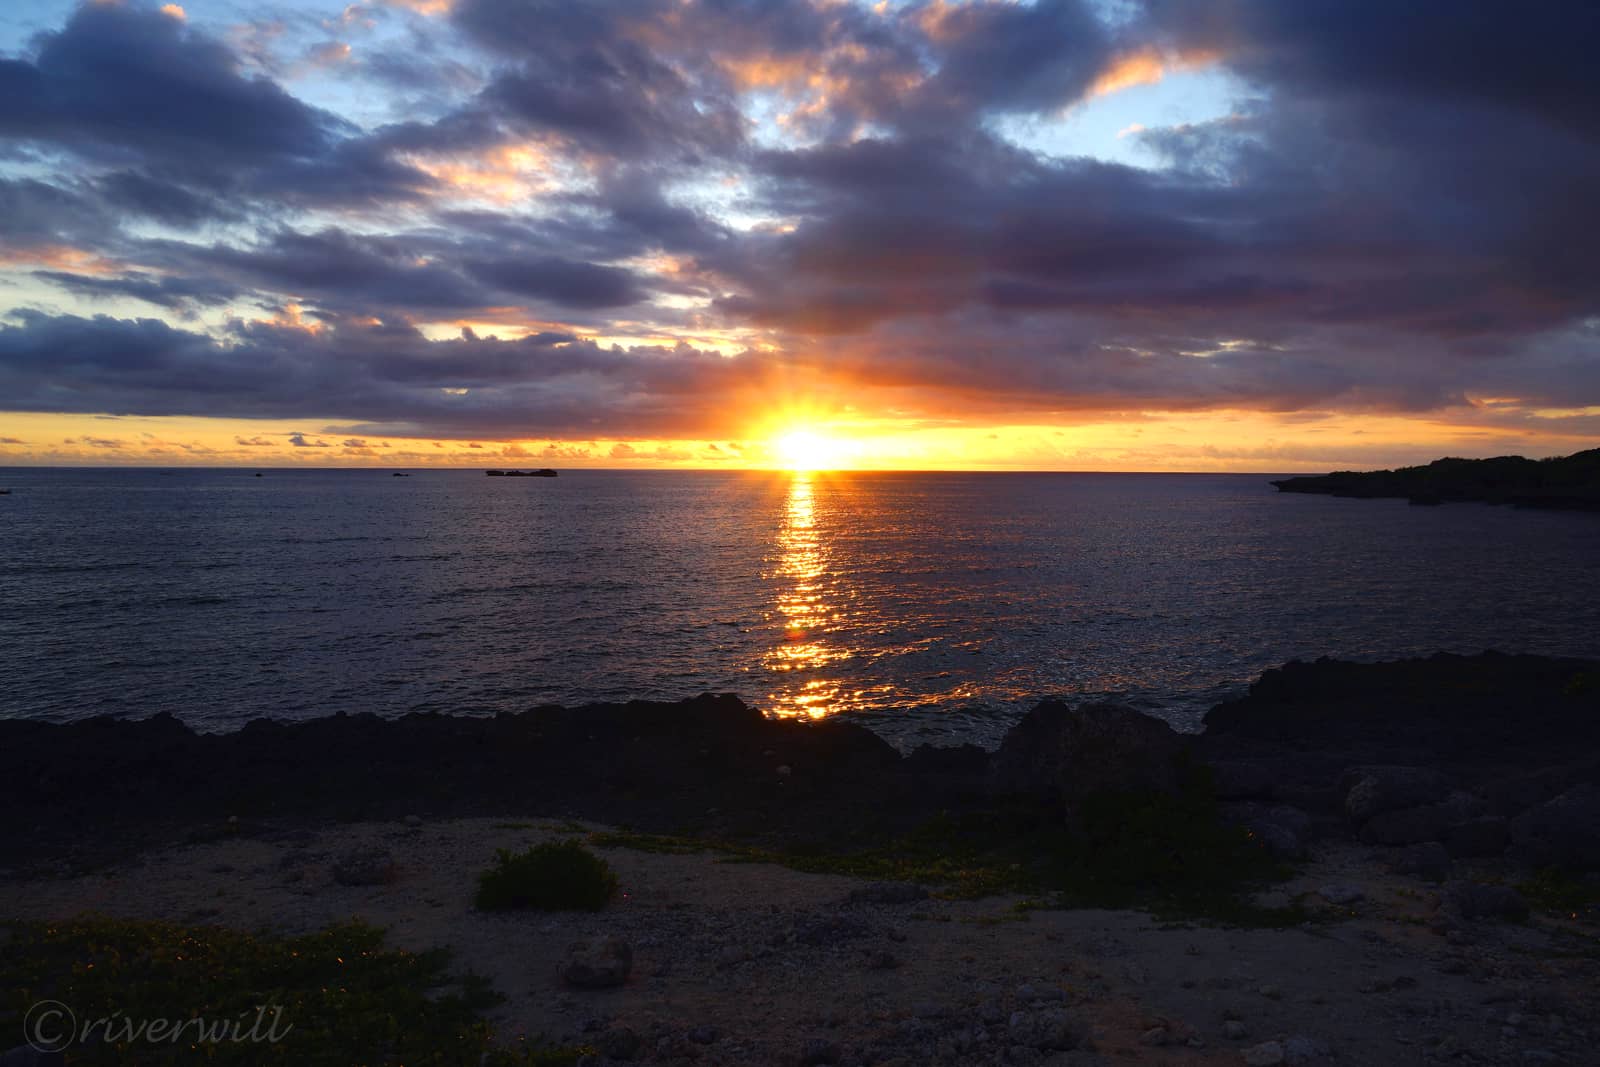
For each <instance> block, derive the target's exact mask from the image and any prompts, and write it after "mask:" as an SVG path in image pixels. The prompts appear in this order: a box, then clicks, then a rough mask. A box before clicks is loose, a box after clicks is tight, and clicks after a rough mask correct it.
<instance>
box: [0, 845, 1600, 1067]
mask: <svg viewBox="0 0 1600 1067" xmlns="http://www.w3.org/2000/svg"><path fill="white" fill-rule="evenodd" d="M560 832H561V827H560V826H558V825H557V824H554V823H549V822H546V821H538V820H535V821H527V822H519V821H511V820H507V819H473V820H454V821H447V822H437V823H428V824H425V825H423V826H421V827H407V826H404V825H400V824H395V823H357V824H347V825H340V826H336V827H331V828H321V829H315V830H305V831H301V832H297V833H295V834H291V835H287V836H286V837H285V836H284V835H279V837H278V839H276V840H262V839H259V838H228V839H224V840H218V841H213V842H209V843H205V844H192V845H185V846H180V847H175V848H169V849H165V850H160V851H155V852H150V853H147V854H145V855H143V856H141V857H139V858H137V859H135V860H133V861H131V862H129V863H126V864H124V865H122V866H119V867H116V868H114V869H111V870H109V871H105V872H101V873H97V874H93V875H87V876H78V877H71V878H63V879H49V880H29V881H17V880H11V881H0V915H8V916H15V917H18V918H57V917H66V916H70V915H73V914H77V913H79V912H83V911H95V912H101V913H109V914H113V915H123V916H137V917H155V918H164V919H173V920H182V921H190V922H205V923H219V924H225V925H230V926H237V927H245V928H269V929H274V930H279V931H283V932H290V933H299V932H306V931H310V930H314V929H317V928H320V927H322V926H325V925H327V924H329V923H331V922H335V921H339V920H344V919H349V918H351V917H356V916H359V917H361V918H363V919H366V920H368V921H370V922H373V923H377V924H379V925H382V926H384V927H386V928H388V930H389V943H390V944H392V945H395V946H399V947H405V948H410V949H418V950H420V949H425V948H430V947H433V946H437V945H444V946H448V947H450V948H451V949H452V950H453V952H454V953H455V961H456V967H457V969H458V970H471V971H474V972H477V973H479V974H482V975H484V976H486V977H487V978H489V979H490V981H491V982H492V983H493V984H494V986H495V987H496V988H497V989H498V990H500V991H501V992H502V993H503V994H505V996H506V1001H505V1003H504V1004H503V1005H501V1006H500V1007H499V1008H498V1009H496V1010H494V1012H493V1013H492V1021H493V1023H494V1025H495V1028H496V1033H497V1035H498V1036H499V1037H501V1038H505V1039H509V1038H511V1037H513V1036H515V1035H519V1034H525V1035H544V1036H545V1037H547V1038H550V1039H558V1040H560V1039H564V1040H581V1041H584V1042H586V1043H590V1044H596V1045H600V1043H601V1042H602V1041H603V1040H604V1038H605V1035H606V1034H607V1033H608V1032H612V1031H615V1030H616V1029H617V1028H620V1027H627V1028H630V1029H632V1030H633V1031H634V1032H635V1033H637V1034H638V1035H640V1037H641V1038H642V1039H643V1050H642V1052H641V1053H640V1057H641V1058H643V1059H649V1060H653V1061H657V1060H659V1061H666V1060H674V1059H680V1060H687V1059H690V1058H693V1059H695V1060H697V1061H698V1062H700V1063H711V1064H762V1063H793V1062H798V1059H799V1057H801V1056H802V1055H803V1054H804V1052H805V1050H806V1049H807V1048H808V1044H809V1048H810V1049H811V1054H812V1055H813V1057H815V1058H820V1059H818V1060H817V1061H818V1062H828V1061H830V1057H833V1056H835V1055H836V1056H837V1057H838V1062H843V1063H850V1062H894V1061H895V1057H897V1056H898V1057H899V1060H898V1062H901V1063H905V1064H913V1063H925V1062H926V1063H951V1064H966V1063H1012V1062H1015V1063H1057V1064H1067V1063H1074V1064H1088V1063H1097V1062H1103V1063H1113V1064H1163V1063H1170V1064H1194V1065H1200V1064H1240V1063H1245V1062H1247V1059H1246V1051H1247V1050H1256V1051H1255V1052H1253V1053H1252V1054H1251V1055H1252V1058H1260V1057H1264V1059H1263V1060H1262V1061H1263V1062H1274V1061H1273V1060H1272V1059H1271V1056H1272V1052H1273V1050H1272V1049H1271V1048H1268V1049H1266V1050H1264V1051H1263V1050H1261V1049H1260V1048H1259V1046H1261V1045H1262V1043H1263V1042H1268V1041H1278V1042H1280V1043H1284V1042H1287V1043H1288V1044H1286V1045H1284V1046H1283V1049H1282V1051H1283V1053H1284V1059H1283V1060H1282V1061H1279V1062H1308V1063H1315V1062H1328V1063H1338V1064H1415V1063H1428V1062H1441V1063H1444V1062H1457V1063H1496V1064H1499V1063H1505V1064H1532V1063H1558V1064H1573V1065H1578V1064H1596V1063H1600V943H1597V942H1596V941H1595V940H1594V939H1593V931H1587V932H1585V931H1582V930H1576V929H1572V928H1569V927H1568V926H1567V925H1566V924H1564V923H1562V922H1560V921H1557V920H1552V919H1549V918H1536V919H1534V920H1533V921H1531V922H1529V923H1527V924H1503V923H1470V924H1458V925H1456V926H1454V927H1453V928H1448V929H1447V928H1445V926H1444V925H1443V924H1438V923H1436V922H1435V921H1434V912H1433V905H1434V903H1435V901H1434V897H1435V892H1434V890H1433V888H1432V887H1429V886H1426V885H1424V884H1423V883H1420V882H1416V881H1413V880H1409V879H1405V878H1400V877H1397V876H1393V875H1389V874H1386V873H1383V868H1382V867H1381V865H1380V864H1379V863H1378V862H1377V860H1376V859H1375V858H1374V857H1373V856H1372V855H1371V854H1370V852H1369V851H1368V850H1365V849H1361V848H1357V847H1353V846H1344V847H1330V848H1327V849H1325V850H1324V851H1323V852H1321V853H1320V854H1319V855H1318V856H1317V857H1316V858H1315V859H1314V860H1313V861H1312V862H1310V863H1309V864H1308V865H1307V866H1306V868H1305V870H1304V872H1303V874H1302V875H1301V876H1300V877H1299V878H1297V879H1296V881H1295V882H1293V883H1291V884H1289V885H1288V886H1287V887H1285V890H1284V891H1285V892H1287V893H1288V894H1291V895H1294V894H1300V893H1310V892H1314V891H1315V890H1316V889H1317V888H1318V887H1321V886H1324V885H1327V884H1330V883H1345V884H1348V885H1353V886H1355V887H1357V888H1359V889H1361V890H1362V891H1363V892H1364V893H1365V899H1364V900H1362V901H1359V902H1357V903H1355V904H1353V905H1351V906H1348V907H1344V908H1332V907H1331V906H1329V907H1327V910H1326V912H1325V915H1326V921H1321V922H1318V923H1315V924H1310V925H1307V926H1304V927H1300V928H1295V929H1289V930H1240V929H1218V928H1210V927H1192V926H1168V925H1164V924H1161V923H1158V922H1156V921H1154V920H1152V919H1151V918H1150V917H1149V916H1147V915H1144V914H1140V913H1134V912H1103V911H1032V912H1026V913H1024V912H1019V911H1018V910H1017V909H1016V908H1015V907H1014V905H1015V904H1016V903H1017V899H1016V898H1008V897H993V898H988V899H985V900H980V901H971V902H968V901H943V900H938V899H932V900H925V901H920V902H911V903H900V904H851V903H847V902H846V898H847V896H848V894H849V893H850V891H851V890H852V889H856V888H859V887H860V886H861V885H862V883H860V882H858V881H856V880H853V879H849V878H844V877H833V876H824V875H814V874H804V873H799V872H795V871H790V870H787V869H785V868H781V867H775V866H768V865H760V864H747V863H729V862H723V861H720V860H719V859H718V858H717V857H716V856H715V855H714V854H711V853H701V854H693V855H660V854H654V853H645V852H638V851H632V850H628V849H608V850H605V852H604V854H605V856H606V858H607V859H608V860H609V861H610V863H611V864H612V865H613V867H614V868H615V869H616V871H617V872H618V875H619V877H620V879H621V884H622V887H623V891H622V894H621V895H620V896H619V898H618V900H617V901H616V903H614V904H613V905H612V906H611V907H610V908H608V909H607V910H606V911H604V912H601V913H597V914H584V913H573V914H540V913H521V914H484V913H480V912H477V911H475V910H474V909H473V908H472V903H471V902H472V896H473V892H474V889H475V886H476V877H477V875H478V873H479V872H480V871H482V870H483V869H484V868H485V867H486V866H487V865H488V864H489V862H490V861H491V860H492V858H493V855H494V851H495V849H497V848H513V849H515V848H522V847H526V846H527V845H529V844H533V843H536V842H538V841H541V840H547V839H550V838H552V837H554V836H556V835H557V834H558V833H560ZM362 846H381V847H383V848H387V849H389V850H391V852H392V853H393V856H394V858H395V862H396V865H397V873H396V877H395V879H394V880H393V881H392V882H391V883H389V884H386V885H380V886H372V887H347V886H342V885H339V884H337V883H336V882H335V881H334V880H333V878H332V875H331V867H332V864H333V862H334V861H335V860H336V859H337V858H338V857H339V856H341V855H342V854H344V853H346V852H348V851H350V850H352V849H355V848H358V847H362ZM1307 901H1308V903H1314V904H1315V903H1319V902H1320V898H1318V897H1308V898H1307ZM595 936H616V937H620V938H623V939H625V940H627V941H629V942H630V943H631V944H632V945H633V947H634V952H635V958H634V967H633V973H632V977H631V978H630V979H629V981H628V982H627V984H626V985H625V986H623V987H621V988H619V989H615V990H607V991H578V990H571V989H567V988H565V987H563V985H562V983H561V981H560V979H559V977H558V976H557V973H556V965H557V962H558V961H559V960H560V959H561V958H562V956H563V955H564V953H565V951H566V950H567V949H568V947H569V946H570V945H571V944H572V943H573V942H574V941H577V940H579V939H582V938H588V937H595ZM1061 1007H1064V1008H1065V1009H1067V1010H1068V1011H1070V1012H1071V1013H1073V1014H1074V1015H1075V1016H1078V1017H1080V1018H1082V1019H1083V1020H1084V1022H1085V1023H1086V1025H1087V1026H1088V1028H1089V1030H1090V1033H1091V1034H1092V1039H1093V1044H1094V1047H1095V1049H1096V1051H1095V1052H1094V1053H1085V1052H1081V1051H1080V1052H1071V1053H1051V1052H1048V1051H1046V1052H1043V1053H1041V1052H1038V1051H1035V1050H1034V1049H1032V1048H1026V1047H1023V1046H1022V1045H1021V1044H1019V1043H1018V1042H1017V1041H1015V1040H1013V1038H1014V1036H1015V1033H1016V1031H1015V1030H1014V1029H1013V1026H1014V1022H1015V1018H1014V1013H1017V1012H1022V1013H1024V1014H1026V1013H1030V1012H1031V1013H1038V1012H1046V1011H1049V1010H1052V1009H1054V1008H1061ZM1230 1021H1231V1023H1232V1025H1226V1026H1225V1024H1226V1023H1229V1022H1230ZM608 1027H609V1030H608V1029H607V1028H608ZM1295 1039H1299V1040H1295Z"/></svg>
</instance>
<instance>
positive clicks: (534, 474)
mask: <svg viewBox="0 0 1600 1067" xmlns="http://www.w3.org/2000/svg"><path fill="white" fill-rule="evenodd" d="M483 473H485V474H487V475H488V476H489V477H491V478H554V477H556V472H555V471H553V470H551V469H550V468H549V467H541V468H540V469H538V470H536V471H484V472H483Z"/></svg>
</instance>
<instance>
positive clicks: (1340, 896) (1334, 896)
mask: <svg viewBox="0 0 1600 1067" xmlns="http://www.w3.org/2000/svg"><path fill="white" fill-rule="evenodd" d="M1317 895H1318V896H1320V897H1321V898H1322V899H1323V900H1326V901H1327V902H1328V903H1329V904H1338V905H1346V904H1356V903H1359V902H1361V901H1363V900H1365V899H1367V895H1366V894H1365V893H1363V892H1362V891H1361V890H1360V889H1359V888H1357V887H1356V886H1353V885H1349V884H1347V883H1344V882H1334V883H1330V884H1329V885H1325V886H1323V887H1322V888H1321V889H1318V890H1317Z"/></svg>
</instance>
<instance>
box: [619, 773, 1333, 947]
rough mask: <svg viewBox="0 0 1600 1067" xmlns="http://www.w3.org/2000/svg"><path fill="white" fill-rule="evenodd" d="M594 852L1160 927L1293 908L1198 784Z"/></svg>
mask: <svg viewBox="0 0 1600 1067" xmlns="http://www.w3.org/2000/svg"><path fill="white" fill-rule="evenodd" d="M588 840H589V842H590V843H591V844H593V845H595V846H597V847H601V848H634V849H641V850H645V851H651V852H667V853H681V852H692V851H705V850H714V851H717V852H719V853H721V854H722V855H723V858H724V861H725V862H735V863H737V862H747V863H776V864H781V865H782V866H786V867H790V868H793V869H795V870H802V871H811V872H817V873H827V874H843V875H850V876H854V877H860V878H872V879H885V880H894V881H908V882H922V883H925V884H929V885H933V886H937V887H939V889H940V895H942V896H946V897H950V898H960V899H975V898H978V897H983V896H989V895H992V894H996V893H1023V894H1027V895H1029V896H1030V897H1031V898H1032V900H1031V901H1030V907H1041V906H1045V907H1066V908H1141V909H1144V910H1147V911H1150V912H1151V913H1153V914H1155V915H1157V916H1159V917H1161V918H1164V919H1171V920H1199V921H1208V922H1219V923H1226V924H1235V925H1251V926H1259V925H1267V926H1279V925H1291V924H1295V923H1299V922H1303V921H1305V919H1306V918H1307V916H1306V915H1305V913H1304V912H1302V911H1301V909H1299V908H1297V907H1288V908H1262V907H1258V906H1256V905H1254V904H1253V903H1251V901H1250V897H1251V896H1252V895H1253V893H1254V892H1255V891H1256V890H1258V889H1260V888H1262V887H1264V886H1266V885H1269V884H1271V883H1273V882H1276V881H1281V880H1282V879H1284V878H1285V877H1287V876H1288V874H1289V873H1290V868H1289V867H1287V866H1286V865H1284V864H1282V863H1280V862H1278V861H1276V860H1274V859H1273V858H1272V857H1271V856H1270V855H1268V854H1267V852H1266V851H1265V850H1264V849H1263V848H1262V847H1261V846H1260V845H1259V844H1258V843H1257V842H1255V841H1253V840H1252V839H1251V838H1250V837H1249V835H1248V834H1247V833H1246V832H1245V831H1244V830H1243V829H1241V828H1239V827H1235V826H1228V825H1225V824H1224V823H1223V822H1222V821H1221V819H1219V818H1218V815H1217V810H1216V805H1215V803H1214V801H1213V800H1212V799H1211V795H1210V791H1209V789H1208V788H1207V787H1206V785H1205V783H1204V782H1203V781H1199V780H1197V781H1195V782H1193V783H1191V784H1190V785H1189V786H1187V787H1185V789H1184V790H1182V791H1181V792H1180V793H1178V794H1176V795H1172V794H1165V793H1158V792H1146V791H1140V792H1126V793H1101V794H1096V795H1094V796H1091V797H1090V798H1088V800H1087V801H1085V802H1084V803H1083V804H1082V805H1081V807H1080V809H1079V810H1078V811H1077V812H1076V815H1075V818H1073V819H1070V820H1063V819H1062V818H1061V817H1060V815H1059V813H1057V812H1054V811H1051V810H1049V809H1045V808H1041V807H1040V806H1038V805H1037V804H1033V803H1030V802H1027V801H1019V802H1018V803H1016V804H1015V805H1001V806H997V807H993V808H990V809H986V810H981V811H976V812H970V813H964V814H961V815H952V814H944V815H940V816H937V817H935V818H933V819H931V820H929V821H927V822H925V823H924V824H923V825H921V826H919V827H918V828H917V829H916V830H914V831H913V832H911V833H909V834H905V835H901V836H898V837H894V838H891V839H886V840H882V841H877V842H873V843H870V844H866V845H864V846H861V847H854V848H848V849H837V848H833V847H830V846H828V845H824V844H821V843H812V842H806V841H797V842H789V843H786V844H783V845H780V846H777V847H775V848H762V847H757V846H752V845H744V844H736V843H728V842H719V841H709V840H702V839H698V838H689V837H671V836H662V835H655V834H638V833H633V832H629V831H620V832H619V831H607V832H601V833H595V834H590V835H589V838H588Z"/></svg>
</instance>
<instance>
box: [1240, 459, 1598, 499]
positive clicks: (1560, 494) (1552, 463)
mask: <svg viewBox="0 0 1600 1067" xmlns="http://www.w3.org/2000/svg"><path fill="white" fill-rule="evenodd" d="M1272 484H1273V485H1275V486H1277V487H1278V491H1279V492H1281V493H1325V494H1329V495H1331V496H1346V497H1357V498H1361V499H1372V498H1376V497H1400V498H1403V499H1407V500H1410V501H1411V503H1413V504H1426V505H1437V504H1443V503H1447V502H1451V501H1456V502H1460V501H1479V502H1483V503H1489V504H1511V505H1513V506H1515V507H1525V508H1554V509H1564V510H1577V511H1600V448H1592V449H1589V450H1588V451H1586V452H1576V453H1574V454H1573V455H1570V456H1557V457H1553V458H1551V459H1525V458H1523V457H1522V456H1499V457H1496V458H1494V459H1454V458H1448V459H1437V460H1434V461H1433V462H1432V463H1429V464H1427V465H1426V466H1421V467H1401V468H1399V469H1397V470H1382V471H1365V472H1359V471H1335V472H1334V473H1332V474H1324V475H1318V476H1308V477H1301V478H1285V479H1282V480H1280V481H1275V482H1273V483H1272Z"/></svg>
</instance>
